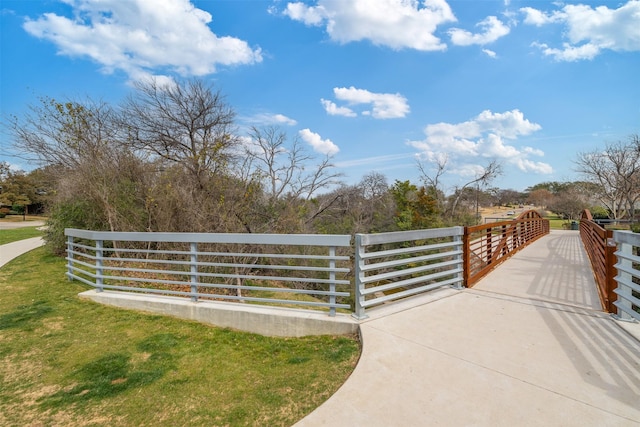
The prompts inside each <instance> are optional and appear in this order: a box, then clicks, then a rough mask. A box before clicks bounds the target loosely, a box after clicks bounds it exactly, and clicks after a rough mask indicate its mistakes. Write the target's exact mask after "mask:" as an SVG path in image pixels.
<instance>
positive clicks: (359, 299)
mask: <svg viewBox="0 0 640 427" xmlns="http://www.w3.org/2000/svg"><path fill="white" fill-rule="evenodd" d="M355 242H356V248H355V260H354V264H355V266H354V269H355V271H354V277H355V286H354V287H355V293H354V300H355V301H354V302H355V312H354V313H353V315H352V316H353V317H355V318H356V319H358V320H362V319H366V318H367V317H368V316H367V315H366V314H365V309H364V305H363V304H364V278H365V277H364V270H363V268H364V259H363V257H362V255H364V246H363V245H362V236H361V235H360V234H356V239H355Z"/></svg>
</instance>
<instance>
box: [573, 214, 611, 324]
mask: <svg viewBox="0 0 640 427" xmlns="http://www.w3.org/2000/svg"><path fill="white" fill-rule="evenodd" d="M580 238H581V239H582V244H583V245H584V249H585V251H586V252H587V255H588V256H589V261H590V262H591V269H592V270H593V277H594V279H595V281H596V284H597V286H598V294H599V295H600V303H601V304H602V309H603V310H605V311H607V312H609V313H615V312H616V311H617V309H616V306H615V305H614V303H615V302H616V300H617V295H616V294H615V292H614V289H615V288H616V286H617V285H616V281H615V277H616V275H617V270H616V268H615V263H616V256H615V251H616V243H615V242H614V241H613V231H611V230H606V229H605V228H603V227H602V226H600V225H599V224H597V223H596V222H595V221H594V220H593V217H592V216H591V212H589V210H586V209H585V210H584V211H583V212H582V215H581V217H580Z"/></svg>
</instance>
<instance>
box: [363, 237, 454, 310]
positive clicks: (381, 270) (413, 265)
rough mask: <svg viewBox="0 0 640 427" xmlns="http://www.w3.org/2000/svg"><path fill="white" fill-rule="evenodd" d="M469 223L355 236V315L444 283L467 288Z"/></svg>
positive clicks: (444, 284) (439, 286) (438, 286)
mask: <svg viewBox="0 0 640 427" xmlns="http://www.w3.org/2000/svg"><path fill="white" fill-rule="evenodd" d="M463 235H464V227H450V228H435V229H429V230H414V231H401V232H394V233H379V234H356V241H355V263H354V264H355V266H354V268H355V274H354V275H355V280H356V281H355V313H354V317H356V318H358V319H364V318H365V317H367V316H366V314H365V310H366V309H367V308H369V307H374V306H376V305H380V304H382V303H385V302H388V301H393V300H398V299H401V298H405V297H408V296H411V295H416V294H419V293H423V292H427V291H430V290H432V289H436V288H441V287H443V286H455V287H458V288H462V286H463V257H462V254H463V248H462V240H463V239H462V238H463Z"/></svg>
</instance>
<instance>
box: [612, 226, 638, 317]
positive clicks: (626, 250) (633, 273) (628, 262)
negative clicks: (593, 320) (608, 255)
mask: <svg viewBox="0 0 640 427" xmlns="http://www.w3.org/2000/svg"><path fill="white" fill-rule="evenodd" d="M613 240H614V241H615V242H616V243H617V246H618V250H617V251H616V252H615V256H616V257H617V258H618V262H617V263H616V264H615V268H616V270H617V275H616V277H615V281H616V284H617V287H616V289H615V290H614V292H615V294H616V295H617V300H616V301H615V302H614V303H613V305H614V306H615V307H616V309H617V314H618V316H619V317H620V318H621V319H625V320H632V319H635V320H636V321H640V234H638V233H632V232H630V231H614V232H613Z"/></svg>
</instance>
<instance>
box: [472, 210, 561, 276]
mask: <svg viewBox="0 0 640 427" xmlns="http://www.w3.org/2000/svg"><path fill="white" fill-rule="evenodd" d="M548 233H549V220H547V219H544V218H542V216H540V214H539V213H538V212H536V211H534V210H530V211H526V212H523V213H522V214H520V216H518V217H517V218H515V219H513V220H509V221H501V222H493V223H490V224H483V225H476V226H472V227H465V233H464V242H463V243H464V280H465V285H466V286H467V287H468V288H471V287H473V285H475V284H476V283H477V282H478V280H480V279H481V278H482V277H484V276H486V275H487V273H489V271H491V270H492V269H494V268H495V267H497V266H498V265H500V264H501V263H502V262H503V261H505V260H506V259H507V258H509V257H510V256H511V255H513V254H514V253H516V252H518V251H519V250H521V249H523V248H524V247H526V246H527V245H529V244H530V243H532V242H534V241H535V240H537V239H539V238H540V237H542V236H544V235H546V234H548Z"/></svg>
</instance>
